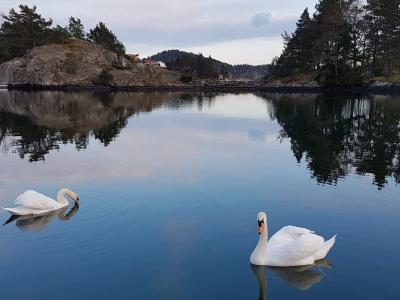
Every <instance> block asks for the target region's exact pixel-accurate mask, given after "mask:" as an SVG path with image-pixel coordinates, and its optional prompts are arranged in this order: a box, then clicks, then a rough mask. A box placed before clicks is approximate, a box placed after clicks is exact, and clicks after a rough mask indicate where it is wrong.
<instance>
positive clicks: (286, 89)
mask: <svg viewBox="0 0 400 300" xmlns="http://www.w3.org/2000/svg"><path fill="white" fill-rule="evenodd" d="M0 89H8V90H20V91H71V92H74V91H76V92H78V91H99V92H117V91H125V92H227V93H229V92H239V93H240V92H272V93H328V94H339V93H340V94H360V93H361V94H362V93H387V94H400V85H386V86H371V85H364V86H363V85H360V86H351V85H340V86H306V85H304V86H301V85H297V86H293V85H279V86H272V85H268V84H250V85H246V84H236V85H227V84H226V85H182V86H94V85H93V86H92V85H87V86H78V85H31V84H18V85H13V84H9V85H0Z"/></svg>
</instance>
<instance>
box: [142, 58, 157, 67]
mask: <svg viewBox="0 0 400 300" xmlns="http://www.w3.org/2000/svg"><path fill="white" fill-rule="evenodd" d="M143 63H144V64H145V65H151V66H160V63H159V62H158V61H156V60H152V59H145V60H144V62H143Z"/></svg>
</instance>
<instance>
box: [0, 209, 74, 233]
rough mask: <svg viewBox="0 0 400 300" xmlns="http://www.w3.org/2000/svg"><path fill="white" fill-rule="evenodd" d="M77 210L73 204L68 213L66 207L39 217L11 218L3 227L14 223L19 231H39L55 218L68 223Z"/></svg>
mask: <svg viewBox="0 0 400 300" xmlns="http://www.w3.org/2000/svg"><path fill="white" fill-rule="evenodd" d="M78 210H79V205H77V204H75V205H74V206H73V207H72V208H71V209H70V210H69V211H68V207H65V208H62V209H60V210H57V211H53V212H50V213H47V214H44V215H40V216H34V215H28V216H11V217H10V218H9V219H8V220H7V221H6V222H5V223H4V224H3V226H5V225H7V224H10V223H12V222H13V221H15V225H16V226H17V227H18V228H19V229H21V230H29V231H40V230H42V229H44V228H46V227H47V226H48V225H49V224H50V223H51V222H53V221H54V219H55V217H57V218H58V219H59V220H61V221H69V220H70V219H71V218H72V217H73V216H74V215H75V214H76V213H77V212H78ZM67 211H68V212H67Z"/></svg>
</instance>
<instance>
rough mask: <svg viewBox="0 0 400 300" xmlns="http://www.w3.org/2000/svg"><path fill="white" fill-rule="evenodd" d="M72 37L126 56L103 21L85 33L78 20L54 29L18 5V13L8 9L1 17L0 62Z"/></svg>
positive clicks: (25, 7) (48, 22)
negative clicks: (34, 48)
mask: <svg viewBox="0 0 400 300" xmlns="http://www.w3.org/2000/svg"><path fill="white" fill-rule="evenodd" d="M71 38H78V39H82V40H88V41H91V42H94V43H96V44H99V45H102V46H103V47H104V48H106V49H108V50H111V51H114V52H116V53H117V54H119V55H123V54H125V46H124V45H123V44H122V42H120V41H119V40H118V39H117V37H116V36H115V34H114V33H113V32H112V31H111V30H110V29H108V28H107V26H106V25H105V24H104V23H102V22H99V23H98V24H97V25H96V26H95V27H94V28H93V29H90V30H89V32H88V33H86V32H85V30H84V26H83V24H82V22H81V20H80V19H79V18H74V17H70V18H69V24H68V25H67V26H65V27H62V26H60V25H56V26H53V21H52V19H48V20H46V19H45V18H43V17H42V16H41V15H40V14H39V13H38V12H37V11H36V6H33V7H29V6H27V5H20V6H19V11H16V10H15V9H11V10H10V11H9V13H8V15H3V16H2V22H1V26H0V63H2V62H5V61H8V60H10V59H13V58H14V57H19V56H22V55H24V54H25V53H26V51H28V50H30V49H32V48H33V47H36V46H41V45H46V44H51V43H65V42H67V41H68V40H69V39H71Z"/></svg>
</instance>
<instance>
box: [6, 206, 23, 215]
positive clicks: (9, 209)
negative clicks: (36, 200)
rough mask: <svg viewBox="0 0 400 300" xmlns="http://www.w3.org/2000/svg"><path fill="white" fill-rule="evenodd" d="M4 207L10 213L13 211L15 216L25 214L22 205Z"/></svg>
mask: <svg viewBox="0 0 400 300" xmlns="http://www.w3.org/2000/svg"><path fill="white" fill-rule="evenodd" d="M2 209H4V210H6V211H8V212H9V213H11V214H12V215H14V216H21V215H23V214H24V212H25V211H24V210H23V209H21V208H20V207H14V208H7V207H2Z"/></svg>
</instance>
